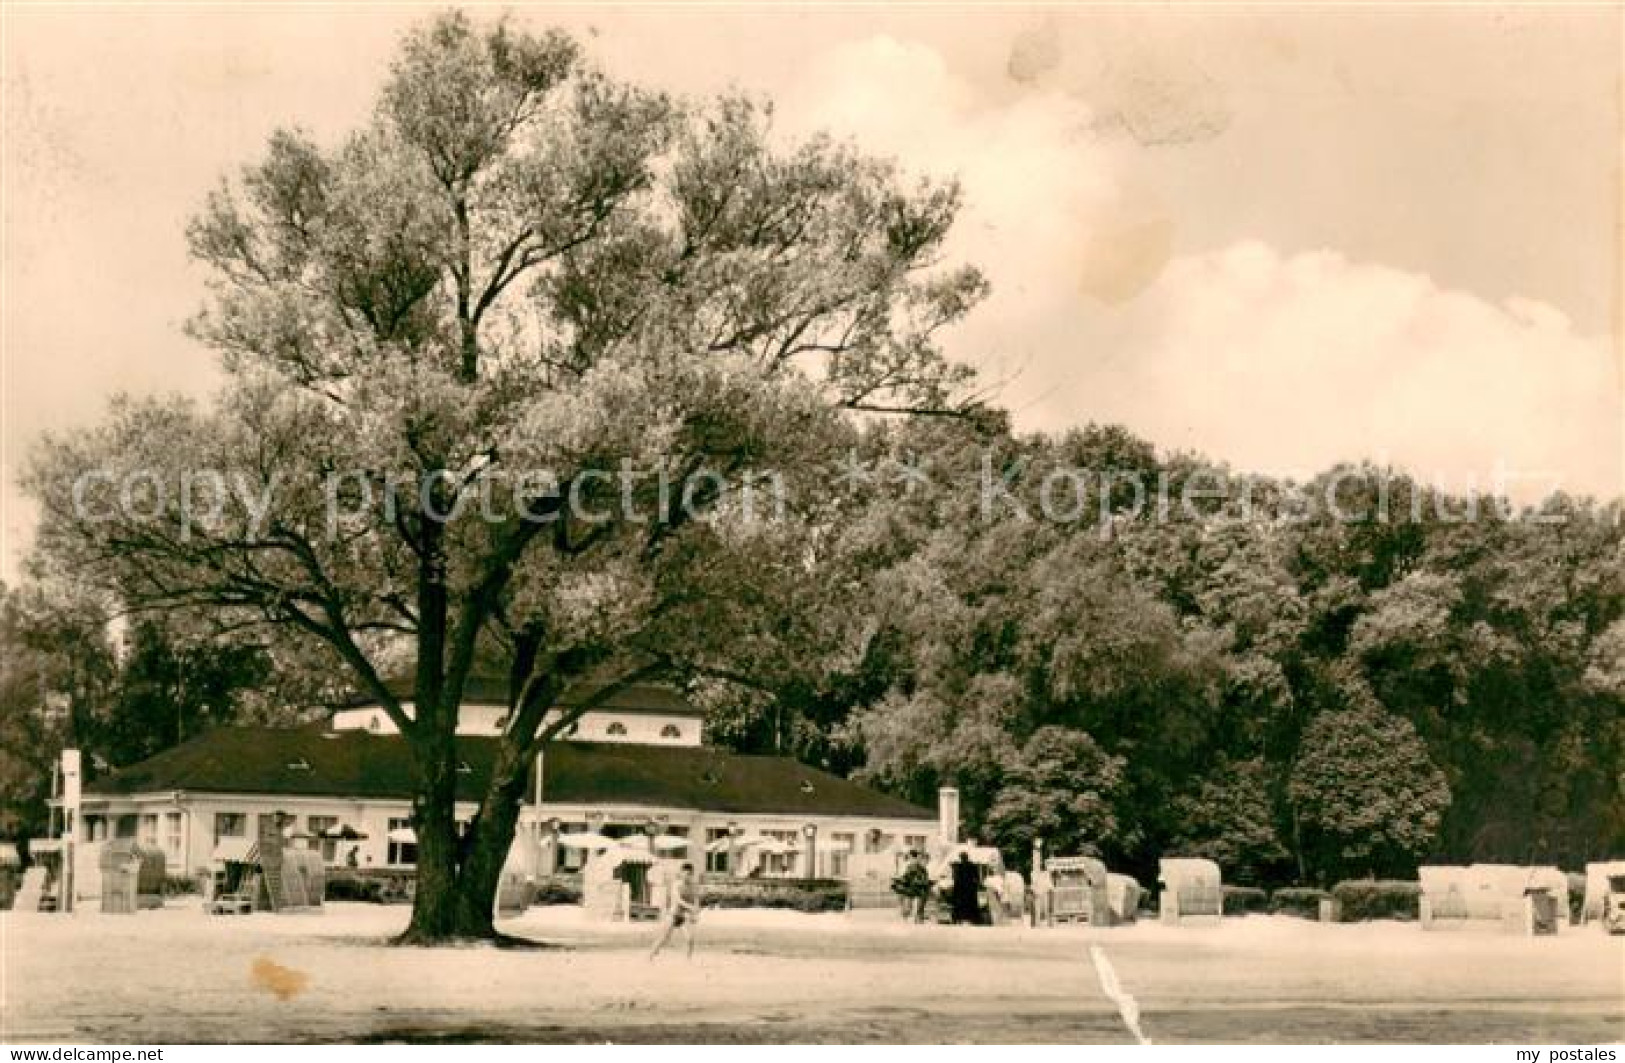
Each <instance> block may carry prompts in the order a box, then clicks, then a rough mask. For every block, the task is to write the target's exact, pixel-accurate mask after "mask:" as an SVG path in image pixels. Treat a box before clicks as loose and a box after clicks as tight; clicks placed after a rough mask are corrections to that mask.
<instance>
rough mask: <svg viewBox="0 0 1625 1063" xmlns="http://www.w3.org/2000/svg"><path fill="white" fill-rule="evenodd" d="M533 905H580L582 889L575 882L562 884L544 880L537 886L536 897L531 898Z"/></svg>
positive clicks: (554, 880)
mask: <svg viewBox="0 0 1625 1063" xmlns="http://www.w3.org/2000/svg"><path fill="white" fill-rule="evenodd" d="M530 903H531V904H536V905H545V904H580V903H581V887H580V886H578V885H576V884H575V883H573V882H560V881H559V880H558V879H551V878H550V879H543V880H542V881H541V882H538V883H537V884H536V895H535V896H534V897H532V898H531V901H530Z"/></svg>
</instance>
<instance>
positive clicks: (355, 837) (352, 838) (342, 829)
mask: <svg viewBox="0 0 1625 1063" xmlns="http://www.w3.org/2000/svg"><path fill="white" fill-rule="evenodd" d="M322 837H324V838H332V839H334V840H336V841H341V842H358V841H361V840H362V839H364V838H366V835H365V834H363V833H362V832H361V831H358V830H356V829H355V828H354V827H352V826H350V825H349V824H348V823H339V824H336V825H335V826H331V827H328V828H327V829H326V830H324V831H322Z"/></svg>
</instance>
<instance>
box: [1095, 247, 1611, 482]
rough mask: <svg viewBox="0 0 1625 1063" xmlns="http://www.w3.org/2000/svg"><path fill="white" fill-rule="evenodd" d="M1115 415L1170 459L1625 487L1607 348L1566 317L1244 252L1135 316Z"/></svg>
mask: <svg viewBox="0 0 1625 1063" xmlns="http://www.w3.org/2000/svg"><path fill="white" fill-rule="evenodd" d="M1134 316H1135V318H1136V323H1135V326H1134V327H1133V328H1131V329H1130V330H1128V332H1127V350H1126V351H1125V352H1123V354H1122V357H1121V358H1120V359H1119V360H1118V362H1117V365H1118V366H1119V368H1120V371H1121V372H1122V374H1123V378H1124V379H1123V381H1122V384H1123V385H1124V386H1121V387H1118V388H1117V389H1115V390H1114V391H1113V392H1112V394H1113V396H1114V408H1111V409H1104V410H1095V411H1091V412H1092V413H1093V414H1094V415H1096V416H1101V417H1105V418H1109V419H1121V420H1123V421H1125V422H1126V423H1128V424H1130V425H1131V426H1132V427H1134V428H1135V429H1136V430H1138V431H1140V432H1142V433H1144V434H1146V435H1147V436H1149V437H1150V438H1151V439H1153V440H1154V441H1156V442H1157V443H1158V444H1159V445H1162V446H1185V447H1192V448H1196V449H1200V450H1202V451H1205V452H1208V453H1210V454H1212V455H1214V456H1216V457H1220V458H1223V459H1226V460H1228V461H1230V462H1232V463H1233V464H1235V465H1236V466H1237V467H1239V468H1245V469H1252V470H1261V471H1277V472H1296V473H1303V472H1310V471H1314V470H1317V469H1321V468H1324V467H1326V466H1327V465H1330V464H1332V463H1333V462H1336V461H1340V460H1352V459H1360V458H1372V459H1376V460H1382V461H1391V462H1393V463H1394V464H1396V465H1401V466H1404V467H1407V468H1409V469H1411V470H1413V471H1414V472H1416V473H1418V474H1419V475H1422V476H1424V477H1427V478H1428V479H1432V480H1437V481H1438V482H1441V483H1443V484H1452V485H1457V486H1462V485H1466V484H1468V483H1470V482H1474V481H1475V480H1476V483H1477V484H1478V485H1480V486H1483V485H1486V484H1487V483H1488V482H1489V481H1490V478H1491V477H1492V476H1493V475H1494V474H1495V471H1496V470H1497V469H1502V468H1504V469H1507V470H1510V471H1512V472H1514V473H1523V474H1528V475H1529V476H1530V477H1531V479H1528V480H1526V481H1524V482H1523V485H1522V487H1521V488H1519V489H1518V491H1517V493H1518V494H1519V495H1521V497H1524V498H1530V497H1532V496H1533V495H1536V494H1539V493H1541V492H1542V491H1543V490H1544V489H1545V488H1546V487H1547V486H1549V481H1547V480H1544V479H1540V478H1538V477H1555V478H1557V479H1558V480H1559V481H1560V482H1561V486H1562V487H1563V488H1564V489H1566V490H1570V491H1574V492H1580V493H1594V494H1600V495H1604V496H1612V495H1614V494H1617V493H1619V492H1620V489H1621V438H1622V437H1621V423H1622V421H1621V418H1622V409H1621V405H1622V403H1621V386H1620V376H1619V369H1618V366H1617V364H1616V360H1615V357H1614V352H1613V349H1612V346H1611V345H1610V343H1609V342H1608V341H1607V340H1606V339H1604V338H1602V337H1587V336H1582V335H1580V334H1578V333H1576V331H1575V330H1574V329H1573V327H1572V326H1571V324H1570V322H1569V320H1568V319H1567V318H1566V317H1565V316H1564V315H1563V314H1562V313H1560V312H1559V311H1558V310H1556V309H1554V308H1553V307H1550V306H1547V305H1545V304H1542V303H1538V302H1534V301H1532V300H1527V299H1516V298H1515V299H1509V300H1507V301H1506V302H1505V303H1502V304H1496V303H1492V302H1488V301H1486V300H1483V299H1480V298H1477V297H1475V296H1473V295H1470V294H1467V293H1463V292H1457V291H1449V290H1445V289H1442V288H1440V287H1438V286H1436V285H1435V284H1434V283H1433V282H1432V281H1431V280H1430V279H1429V278H1427V277H1426V276H1422V275H1419V274H1415V273H1409V272H1405V271H1402V270H1397V269H1392V268H1389V267H1386V266H1381V265H1370V264H1362V263H1356V262H1351V261H1349V260H1348V259H1346V258H1345V257H1343V256H1342V255H1339V254H1336V253H1334V252H1329V251H1320V252H1313V253H1305V254H1298V255H1283V254H1281V253H1279V252H1278V251H1276V250H1274V249H1272V248H1269V247H1267V246H1264V245H1262V244H1259V243H1253V242H1244V243H1239V244H1236V245H1234V246H1232V247H1229V248H1227V249H1224V250H1221V251H1215V252H1212V253H1207V254H1200V255H1192V256H1186V257H1181V258H1177V259H1175V260H1174V261H1173V262H1172V263H1170V265H1169V267H1168V269H1167V270H1166V271H1165V273H1164V274H1163V276H1162V278H1161V279H1160V280H1159V281H1158V283H1157V284H1156V285H1155V286H1153V287H1152V288H1151V289H1150V290H1149V291H1148V292H1147V293H1146V295H1145V297H1144V298H1143V299H1142V300H1140V303H1139V305H1137V306H1136V307H1135V309H1134Z"/></svg>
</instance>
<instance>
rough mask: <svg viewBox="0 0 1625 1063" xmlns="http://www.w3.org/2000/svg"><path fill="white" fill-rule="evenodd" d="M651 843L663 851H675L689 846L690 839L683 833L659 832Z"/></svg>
mask: <svg viewBox="0 0 1625 1063" xmlns="http://www.w3.org/2000/svg"><path fill="white" fill-rule="evenodd" d="M650 844H651V845H652V846H653V847H654V848H655V849H657V850H659V851H661V852H675V851H676V850H678V849H687V848H688V839H687V838H685V837H683V836H682V835H681V834H657V835H655V837H654V839H653V840H652V841H651V842H650Z"/></svg>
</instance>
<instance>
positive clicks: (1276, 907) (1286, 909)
mask: <svg viewBox="0 0 1625 1063" xmlns="http://www.w3.org/2000/svg"><path fill="white" fill-rule="evenodd" d="M1329 899H1331V894H1330V893H1327V892H1326V891H1325V890H1320V889H1315V888H1314V887H1313V886H1282V887H1281V888H1280V889H1278V890H1276V891H1275V892H1274V893H1271V894H1270V911H1271V912H1275V913H1280V914H1282V915H1296V916H1300V917H1302V918H1304V919H1319V918H1320V902H1321V901H1324V900H1329Z"/></svg>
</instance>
